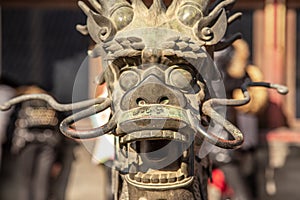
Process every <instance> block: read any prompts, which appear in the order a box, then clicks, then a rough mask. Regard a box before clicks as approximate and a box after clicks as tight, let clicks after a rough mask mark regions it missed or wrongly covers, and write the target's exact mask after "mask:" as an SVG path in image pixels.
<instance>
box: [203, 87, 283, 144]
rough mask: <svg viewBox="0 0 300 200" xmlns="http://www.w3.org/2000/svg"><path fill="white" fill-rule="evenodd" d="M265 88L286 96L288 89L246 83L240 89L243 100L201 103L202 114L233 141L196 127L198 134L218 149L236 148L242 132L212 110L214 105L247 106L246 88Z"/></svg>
mask: <svg viewBox="0 0 300 200" xmlns="http://www.w3.org/2000/svg"><path fill="white" fill-rule="evenodd" d="M257 86H258V87H267V88H273V89H276V90H277V92H278V93H280V94H287V93H288V89H287V87H285V86H282V85H278V84H271V83H266V82H246V83H244V84H243V85H242V87H241V89H242V91H243V94H244V98H243V99H217V98H213V99H209V100H207V101H206V102H204V103H203V106H202V112H203V113H204V114H205V115H207V116H209V117H210V118H211V119H212V120H213V121H214V122H216V123H218V124H221V125H222V126H223V127H224V128H225V129H226V130H227V131H228V132H229V133H230V134H231V135H232V136H233V138H234V139H233V140H226V139H223V138H220V137H218V136H216V135H214V134H213V133H208V132H207V131H206V130H204V129H203V128H202V127H198V132H199V133H200V134H201V135H202V136H204V138H205V139H206V140H207V141H208V142H209V143H211V144H214V145H216V146H218V147H221V148H225V149H234V148H238V147H239V146H240V145H241V144H242V143H243V140H244V139H243V138H244V137H243V134H242V132H241V131H240V130H239V129H238V128H237V127H236V126H234V125H233V124H232V123H231V122H229V121H228V120H226V119H225V118H224V117H223V116H221V115H220V114H219V113H218V112H217V111H216V110H214V108H213V106H214V105H223V106H242V105H245V104H247V103H248V102H249V101H250V95H249V92H248V91H247V87H257Z"/></svg>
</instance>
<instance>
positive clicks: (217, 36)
mask: <svg viewBox="0 0 300 200" xmlns="http://www.w3.org/2000/svg"><path fill="white" fill-rule="evenodd" d="M226 29H227V16H226V11H225V9H224V8H222V9H220V10H219V11H218V12H215V13H213V14H211V15H208V16H206V17H204V18H202V19H200V20H199V21H198V23H197V24H196V25H195V27H194V34H195V35H196V36H197V37H198V38H199V39H200V40H202V41H204V42H205V45H215V44H217V43H218V42H219V41H220V40H221V39H222V38H223V37H224V35H225V33H226Z"/></svg>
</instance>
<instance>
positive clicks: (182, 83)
mask: <svg viewBox="0 0 300 200" xmlns="http://www.w3.org/2000/svg"><path fill="white" fill-rule="evenodd" d="M169 80H170V83H171V84H172V85H173V86H175V87H177V88H179V89H182V90H186V91H188V90H190V89H191V88H192V86H191V82H192V80H193V76H192V74H191V73H190V72H189V71H187V70H185V69H178V68H177V69H173V70H172V71H171V73H170V77H169Z"/></svg>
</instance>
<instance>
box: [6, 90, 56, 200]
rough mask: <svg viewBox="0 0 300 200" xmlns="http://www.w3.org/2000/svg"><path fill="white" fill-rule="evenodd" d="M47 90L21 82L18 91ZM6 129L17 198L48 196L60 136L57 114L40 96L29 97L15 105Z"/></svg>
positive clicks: (28, 199)
mask: <svg viewBox="0 0 300 200" xmlns="http://www.w3.org/2000/svg"><path fill="white" fill-rule="evenodd" d="M35 93H46V91H44V90H43V89H41V88H40V87H38V86H36V85H30V86H22V87H19V88H18V89H17V95H22V94H35ZM12 117H13V118H12V121H11V123H10V127H9V131H10V132H11V133H10V134H11V135H12V138H11V145H10V150H11V154H12V156H15V163H12V164H11V165H12V169H11V170H14V171H13V173H14V174H15V177H14V180H9V181H13V185H14V186H15V193H16V194H12V195H14V197H9V198H13V199H16V200H46V199H48V196H49V188H50V175H51V169H52V167H53V164H54V162H55V159H56V148H57V147H58V145H59V144H60V141H61V136H60V133H59V130H58V124H59V119H58V114H57V112H56V111H55V110H53V109H52V108H51V107H49V106H48V105H47V103H46V102H44V101H42V100H29V101H25V102H22V103H21V104H18V105H16V106H15V109H14V111H13V115H12Z"/></svg>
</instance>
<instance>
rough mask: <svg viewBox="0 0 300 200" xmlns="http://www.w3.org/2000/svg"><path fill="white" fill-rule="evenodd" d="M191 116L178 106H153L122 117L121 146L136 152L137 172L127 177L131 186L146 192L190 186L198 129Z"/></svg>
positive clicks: (118, 130)
mask: <svg viewBox="0 0 300 200" xmlns="http://www.w3.org/2000/svg"><path fill="white" fill-rule="evenodd" d="M190 117H191V116H190V114H189V113H188V112H187V111H186V110H184V109H182V108H179V107H175V106H170V105H159V104H152V105H147V106H142V107H137V108H134V109H131V110H128V111H126V112H124V113H122V114H121V115H120V117H119V126H118V128H117V134H119V135H121V136H120V144H121V145H128V146H129V149H128V151H129V152H130V151H131V152H134V153H135V154H136V155H138V156H137V158H136V161H135V162H136V163H138V164H137V166H136V170H135V171H134V172H130V173H129V174H128V175H126V176H125V179H126V180H127V182H128V183H130V184H132V185H134V186H136V187H140V188H147V189H151V188H152V189H158V188H159V189H167V188H169V189H170V188H177V187H182V186H185V185H189V184H190V183H191V182H192V180H193V178H192V176H191V175H192V171H191V170H192V169H191V167H189V166H191V165H190V163H189V162H191V161H190V160H191V159H190V157H191V155H190V152H191V144H192V142H193V138H194V133H195V130H194V129H193V128H192V127H193V126H192V124H191V120H190Z"/></svg>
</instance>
